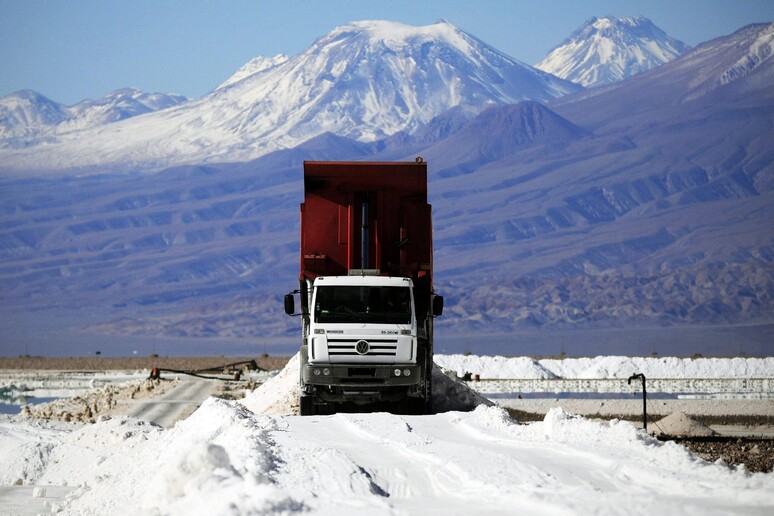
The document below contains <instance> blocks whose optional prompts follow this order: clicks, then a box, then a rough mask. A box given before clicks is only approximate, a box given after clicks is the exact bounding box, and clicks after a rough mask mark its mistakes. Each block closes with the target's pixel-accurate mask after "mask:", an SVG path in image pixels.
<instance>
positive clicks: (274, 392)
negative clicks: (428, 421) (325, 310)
mask: <svg viewBox="0 0 774 516" xmlns="http://www.w3.org/2000/svg"><path fill="white" fill-rule="evenodd" d="M299 367H300V359H299V355H298V354H296V355H295V356H294V357H293V358H291V359H290V361H289V362H288V363H287V365H286V366H285V368H284V369H283V370H282V371H280V373H279V374H278V375H277V376H275V377H274V378H271V379H270V380H268V381H267V382H266V383H264V384H263V385H261V386H260V387H258V388H257V389H256V390H255V391H253V392H252V393H250V394H248V395H247V396H245V397H244V399H242V400H239V403H240V404H242V405H243V406H244V407H245V408H247V409H249V410H250V411H252V412H253V413H255V414H284V415H293V414H298V413H299V404H298V383H299ZM479 405H484V406H492V405H493V403H492V402H491V401H489V400H488V399H486V398H484V397H483V396H481V395H480V394H478V393H477V392H475V391H474V390H472V389H470V388H469V387H468V386H467V385H465V384H464V383H463V382H460V381H458V380H454V379H452V378H449V377H448V376H446V375H445V374H443V371H442V370H441V368H439V367H438V366H435V367H434V368H433V411H434V412H446V411H450V410H460V411H466V410H473V409H474V408H476V407H477V406H479Z"/></svg>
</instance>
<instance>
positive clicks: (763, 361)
mask: <svg viewBox="0 0 774 516" xmlns="http://www.w3.org/2000/svg"><path fill="white" fill-rule="evenodd" d="M434 360H435V363H436V364H438V365H439V366H441V367H443V368H444V369H449V370H452V371H456V372H457V374H459V375H463V374H464V373H466V372H469V373H472V374H478V375H480V376H481V378H482V379H502V378H523V379H529V378H535V379H540V378H566V379H573V378H624V379H626V378H628V377H629V376H631V375H633V374H636V373H642V374H644V375H645V376H646V377H648V378H774V357H766V358H676V357H622V356H606V357H595V358H565V359H562V360H558V359H542V360H532V359H529V358H525V357H508V358H506V357H499V356H498V357H487V356H476V355H468V356H466V355H435V357H434Z"/></svg>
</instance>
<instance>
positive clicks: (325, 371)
mask: <svg viewBox="0 0 774 516" xmlns="http://www.w3.org/2000/svg"><path fill="white" fill-rule="evenodd" d="M323 374H324V375H325V376H328V375H329V374H331V370H330V369H328V368H327V367H326V368H325V369H323Z"/></svg>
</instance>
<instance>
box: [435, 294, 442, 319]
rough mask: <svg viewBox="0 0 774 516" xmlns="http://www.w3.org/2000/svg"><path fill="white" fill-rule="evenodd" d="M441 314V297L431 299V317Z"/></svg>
mask: <svg viewBox="0 0 774 516" xmlns="http://www.w3.org/2000/svg"><path fill="white" fill-rule="evenodd" d="M442 314H443V296H434V297H433V317H438V316H439V315H442Z"/></svg>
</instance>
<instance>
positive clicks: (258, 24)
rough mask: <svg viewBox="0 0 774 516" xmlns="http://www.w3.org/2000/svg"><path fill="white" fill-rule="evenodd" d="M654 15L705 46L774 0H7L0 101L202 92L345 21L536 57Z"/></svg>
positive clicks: (767, 16)
mask: <svg viewBox="0 0 774 516" xmlns="http://www.w3.org/2000/svg"><path fill="white" fill-rule="evenodd" d="M606 14H612V15H615V16H619V17H622V16H636V15H644V16H646V17H648V18H650V19H651V20H653V22H654V23H655V24H656V25H658V26H659V27H661V28H662V29H664V30H665V31H666V32H667V33H668V34H670V35H671V36H673V37H676V38H678V39H681V40H683V41H684V42H686V43H688V44H689V45H696V44H698V43H701V42H703V41H706V40H708V39H712V38H714V37H717V36H721V35H724V34H729V33H731V32H733V31H735V30H736V29H738V28H740V27H742V26H744V25H746V24H749V23H754V22H764V21H774V0H703V1H699V0H663V1H662V0H650V1H648V0H640V1H628V0H615V1H612V0H611V1H608V0H586V1H581V0H576V1H569V0H564V1H558V0H543V1H538V0H489V1H460V0H426V1H422V0H413V1H407V0H405V1H404V0H397V1H390V0H380V1H372V0H352V1H350V0H327V1H312V0H305V1H294V0H285V1H268V0H265V1H258V0H251V1H247V0H231V1H213V0H209V1H205V0H186V1H182V0H152V1H149V0H129V1H125V2H119V1H106V0H68V1H60V0H0V96H5V95H8V94H10V93H13V92H14V91H18V90H21V89H33V90H36V91H38V92H40V93H42V94H44V95H46V96H48V97H49V98H51V99H53V100H56V101H58V102H62V103H65V104H74V103H76V102H78V101H80V100H83V99H85V98H97V97H101V96H103V95H105V94H107V93H109V92H110V91H113V90H115V89H118V88H121V87H125V86H134V87H137V88H140V89H142V90H145V91H155V92H165V93H180V94H183V95H186V96H188V97H200V96H202V95H204V94H206V93H207V92H209V91H211V90H212V89H213V88H215V87H216V86H217V85H218V84H220V83H221V82H222V81H223V80H225V79H226V78H227V77H228V76H229V75H231V73H232V72H233V71H234V70H236V69H237V68H239V67H240V66H241V65H242V64H244V63H245V62H247V61H248V60H250V59H251V58H252V57H255V56H257V55H267V56H273V55H275V54H277V53H284V54H288V55H294V54H297V53H299V52H301V51H302V50H304V49H305V48H307V47H308V46H309V45H310V44H311V43H312V42H313V41H314V40H315V39H316V38H318V37H320V36H322V35H324V34H326V33H328V32H329V31H330V30H332V29H333V28H334V27H336V26H337V25H341V24H343V23H346V22H349V21H354V20H364V19H388V20H393V21H399V22H403V23H408V24H411V25H426V24H430V23H434V22H436V21H437V20H439V19H441V18H445V19H447V20H448V21H449V22H451V23H453V24H455V25H457V26H458V27H460V28H462V29H463V30H465V31H467V32H469V33H471V34H473V35H475V36H477V37H478V38H480V39H482V40H484V41H485V42H487V43H489V44H490V45H492V46H494V47H495V48H497V49H499V50H501V51H503V52H505V53H506V54H508V55H510V56H512V57H515V58H517V59H519V60H521V61H523V62H525V63H528V64H534V63H535V62H537V61H539V60H540V59H541V58H542V57H543V56H544V55H545V54H546V53H547V52H548V51H549V50H550V49H551V48H553V47H554V46H556V45H558V44H559V43H560V42H561V41H562V40H563V39H565V38H566V37H567V36H569V35H570V33H572V31H574V30H575V29H576V28H578V27H579V26H580V25H581V24H582V23H583V22H584V21H585V20H587V19H588V18H590V17H592V16H595V15H606Z"/></svg>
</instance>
